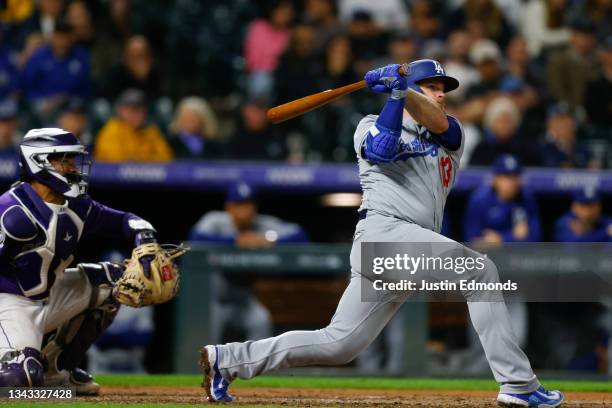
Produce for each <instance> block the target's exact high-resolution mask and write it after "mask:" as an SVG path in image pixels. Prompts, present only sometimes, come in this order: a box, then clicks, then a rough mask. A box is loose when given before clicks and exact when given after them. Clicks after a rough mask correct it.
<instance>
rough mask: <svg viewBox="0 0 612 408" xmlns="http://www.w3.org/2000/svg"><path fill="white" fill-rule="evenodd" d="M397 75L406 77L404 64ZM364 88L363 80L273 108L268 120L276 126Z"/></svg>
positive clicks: (364, 82)
mask: <svg viewBox="0 0 612 408" xmlns="http://www.w3.org/2000/svg"><path fill="white" fill-rule="evenodd" d="M399 73H400V74H401V75H404V76H405V75H406V65H405V64H404V65H402V66H401V67H400V69H399ZM366 86H368V84H367V83H366V81H365V80H362V81H358V82H354V83H352V84H349V85H345V86H341V87H339V88H334V89H328V90H327V91H323V92H318V93H316V94H312V95H308V96H305V97H303V98H300V99H296V100H293V101H291V102H287V103H284V104H282V105H278V106H275V107H273V108H271V109H269V110H268V113H267V116H268V120H269V121H270V122H271V123H274V124H275V125H276V124H277V123H281V122H284V121H286V120H289V119H291V118H295V117H296V116H299V115H302V114H304V113H306V112H310V111H311V110H314V109H317V108H319V107H321V106H323V105H326V104H328V103H330V102H333V101H335V100H336V99H338V98H340V97H342V96H344V95H348V94H350V93H352V92H355V91H357V90H359V89H362V88H365V87H366Z"/></svg>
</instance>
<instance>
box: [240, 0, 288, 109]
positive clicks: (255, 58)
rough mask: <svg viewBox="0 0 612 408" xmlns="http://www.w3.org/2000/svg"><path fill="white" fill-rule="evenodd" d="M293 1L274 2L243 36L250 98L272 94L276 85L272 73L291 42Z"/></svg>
mask: <svg viewBox="0 0 612 408" xmlns="http://www.w3.org/2000/svg"><path fill="white" fill-rule="evenodd" d="M293 16H294V10H293V5H292V4H291V2H289V1H279V2H273V4H272V5H271V6H270V7H269V8H268V9H267V10H266V12H265V18H263V19H256V20H254V21H253V22H252V23H251V24H250V25H249V28H248V30H247V33H246V37H245V40H244V57H245V60H246V69H247V72H248V73H249V76H248V94H249V97H250V98H266V99H267V98H269V97H270V94H271V92H272V89H273V87H274V76H273V73H274V71H275V70H276V68H277V67H278V64H279V58H280V56H281V55H282V54H283V52H284V51H285V50H286V49H287V46H288V45H289V38H290V27H291V23H292V21H293Z"/></svg>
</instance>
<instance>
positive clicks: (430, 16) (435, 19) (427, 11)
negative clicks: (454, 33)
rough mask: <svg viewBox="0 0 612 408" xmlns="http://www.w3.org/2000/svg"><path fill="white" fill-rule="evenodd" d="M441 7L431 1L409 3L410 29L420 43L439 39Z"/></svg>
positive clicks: (420, 0) (436, 2) (419, 0)
mask: <svg viewBox="0 0 612 408" xmlns="http://www.w3.org/2000/svg"><path fill="white" fill-rule="evenodd" d="M441 8H442V5H441V4H440V2H438V1H433V0H412V1H411V2H410V29H411V30H412V31H413V32H414V33H415V34H416V36H417V38H418V39H419V41H420V43H421V44H423V43H425V42H426V41H428V40H432V39H436V38H440V37H441V28H442V21H441V19H440V9H441Z"/></svg>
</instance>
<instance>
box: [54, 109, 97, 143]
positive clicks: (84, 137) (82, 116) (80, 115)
mask: <svg viewBox="0 0 612 408" xmlns="http://www.w3.org/2000/svg"><path fill="white" fill-rule="evenodd" d="M57 127H59V128H60V129H64V130H67V131H68V132H70V133H72V134H73V135H75V136H76V137H78V138H79V140H80V141H81V143H83V144H84V145H85V146H86V147H87V149H88V150H90V151H91V148H92V142H93V135H92V134H91V130H90V128H89V118H88V116H87V109H86V106H85V102H84V101H83V100H82V99H79V98H72V99H70V100H69V101H67V102H66V103H65V104H64V105H63V106H62V107H61V110H60V113H59V115H58V117H57Z"/></svg>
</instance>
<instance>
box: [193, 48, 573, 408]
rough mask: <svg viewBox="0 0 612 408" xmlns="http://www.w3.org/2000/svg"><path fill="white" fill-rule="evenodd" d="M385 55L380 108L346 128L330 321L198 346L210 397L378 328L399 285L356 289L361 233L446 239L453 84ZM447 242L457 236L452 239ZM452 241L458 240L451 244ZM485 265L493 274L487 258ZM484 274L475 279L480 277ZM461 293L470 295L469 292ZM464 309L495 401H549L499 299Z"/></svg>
mask: <svg viewBox="0 0 612 408" xmlns="http://www.w3.org/2000/svg"><path fill="white" fill-rule="evenodd" d="M399 68H400V65H395V64H394V65H387V66H385V67H382V68H378V69H375V70H373V71H369V72H368V73H367V74H366V76H365V80H366V82H367V83H368V85H369V86H370V88H371V89H372V90H374V91H377V92H385V93H388V94H389V98H388V100H387V102H386V104H385V106H384V107H383V109H382V111H381V113H380V115H378V116H376V115H368V116H366V117H365V118H363V119H362V120H361V122H360V123H359V125H358V126H357V130H356V132H355V137H354V145H355V151H356V153H357V157H358V161H359V174H360V180H361V186H362V188H363V202H362V205H361V208H360V210H359V218H360V220H359V222H358V223H357V227H356V231H355V235H354V242H353V247H352V251H351V281H350V283H349V285H348V287H347V288H346V290H345V292H344V294H343V295H342V298H341V299H340V303H339V304H338V308H337V310H336V313H335V314H334V316H333V318H332V321H331V323H330V324H329V325H328V326H327V327H325V328H324V329H321V330H315V331H293V332H288V333H284V334H282V335H280V336H277V337H273V338H269V339H264V340H259V341H247V342H245V343H229V344H224V345H216V346H214V345H209V346H205V347H204V348H203V349H202V355H201V362H200V363H201V365H202V367H203V369H204V386H205V389H206V393H207V396H208V399H209V400H210V401H231V400H232V397H231V396H230V395H229V394H228V386H229V384H230V383H231V381H232V380H234V379H235V378H242V379H250V378H253V377H255V376H257V375H260V374H263V373H266V372H269V371H272V370H276V369H281V368H290V367H297V366H306V365H339V364H345V363H348V362H350V361H351V360H353V359H354V358H355V357H356V356H357V355H358V354H359V353H360V352H361V351H362V350H363V349H364V348H365V347H367V346H368V345H369V344H370V343H371V342H372V341H373V340H374V339H375V338H376V336H378V334H379V333H380V331H381V330H382V329H383V328H384V327H385V325H386V324H387V322H388V321H389V320H390V319H391V317H392V316H393V315H394V314H395V313H396V312H397V310H398V309H399V307H400V306H401V301H402V300H405V299H406V297H407V296H408V295H407V294H406V293H402V294H397V295H390V296H385V297H383V298H382V299H381V300H379V301H376V302H365V301H362V299H361V284H362V280H363V279H367V278H366V277H364V275H362V273H361V261H360V258H361V243H362V242H381V241H384V242H441V243H454V242H453V241H452V240H450V239H448V238H446V237H444V236H442V235H440V234H439V231H440V228H441V225H442V215H443V210H444V205H445V202H446V198H447V196H448V193H449V191H450V189H451V188H452V186H453V184H454V182H455V177H456V173H457V169H458V168H459V160H460V158H461V154H462V150H463V131H462V128H461V124H460V123H459V121H458V120H457V119H455V118H454V117H452V116H448V115H446V113H445V111H444V98H445V93H446V92H449V91H452V90H453V89H455V88H457V87H458V85H459V83H458V81H457V80H456V79H455V78H452V77H449V76H447V75H446V74H445V72H444V69H443V67H442V66H441V65H440V63H439V62H438V61H434V60H419V61H415V62H412V63H411V64H409V65H408V66H407V74H406V76H402V75H400V73H399ZM455 244H456V243H455ZM456 245H459V244H456ZM486 269H487V271H488V272H489V273H493V274H495V275H496V269H495V265H494V264H493V263H492V262H490V261H488V264H487V268H486ZM485 274H486V273H483V276H482V277H476V279H485ZM468 296H469V295H468ZM467 301H468V302H467V303H468V308H469V312H470V317H471V320H472V323H473V326H474V328H475V329H476V332H477V333H478V336H479V337H480V341H481V342H482V345H483V348H484V350H485V354H486V356H487V359H488V361H489V364H490V366H491V370H492V371H493V375H494V376H495V380H496V381H497V382H498V383H500V393H499V395H498V398H497V401H498V403H499V404H500V405H503V406H520V407H523V406H524V407H540V408H544V407H557V406H559V405H561V403H562V402H563V395H562V393H561V392H559V391H547V390H545V389H544V388H543V387H542V386H541V385H540V383H539V381H538V379H537V378H536V376H535V374H534V373H533V371H532V369H531V366H530V364H529V361H528V359H527V357H526V356H525V354H524V353H523V351H522V350H521V349H520V348H519V346H518V344H517V340H516V337H515V335H514V333H513V331H512V326H511V322H510V319H509V316H508V312H507V310H506V305H505V304H504V303H503V302H476V301H470V298H469V297H468V298H467Z"/></svg>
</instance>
